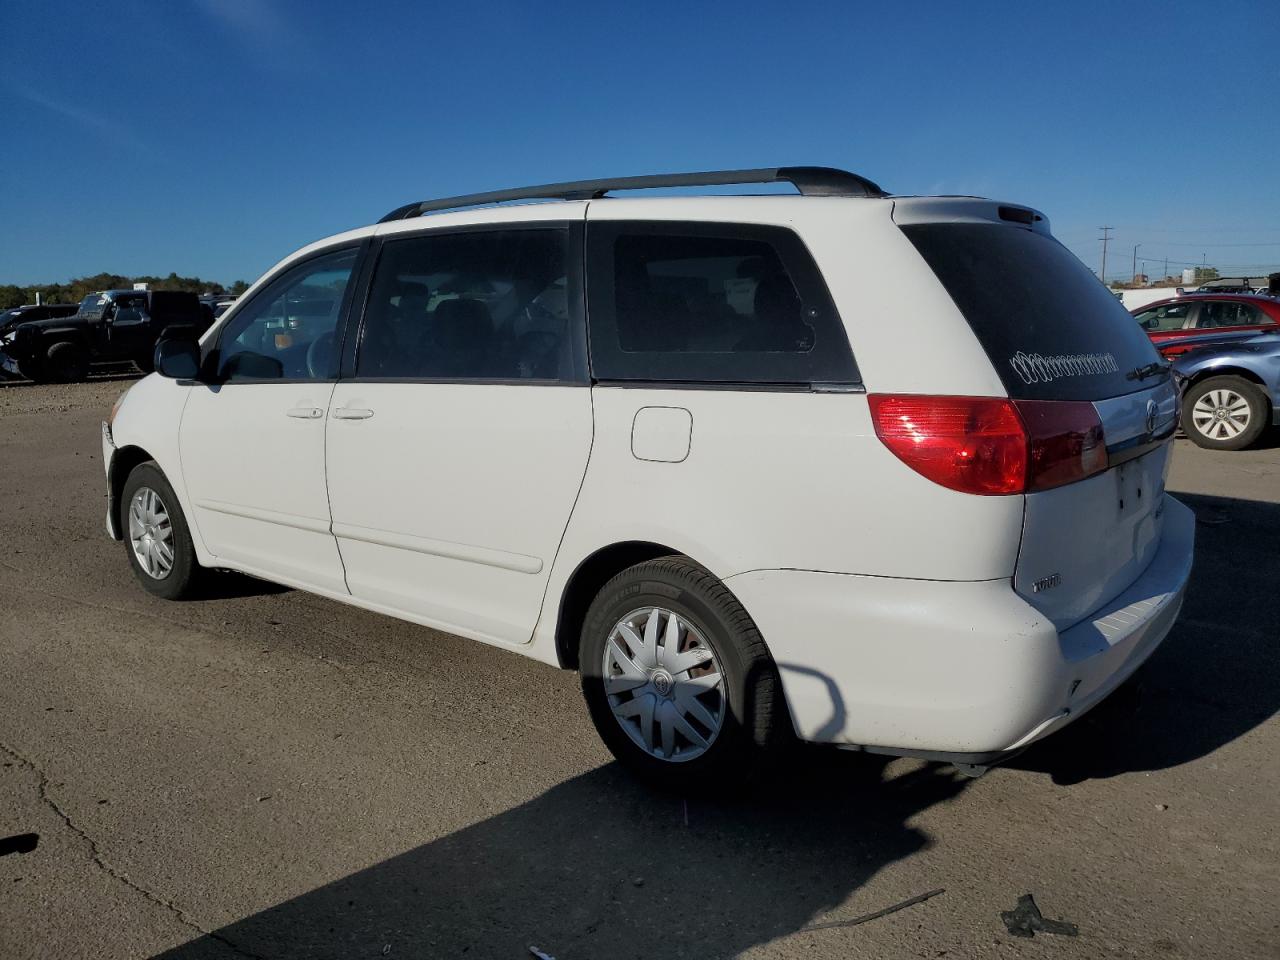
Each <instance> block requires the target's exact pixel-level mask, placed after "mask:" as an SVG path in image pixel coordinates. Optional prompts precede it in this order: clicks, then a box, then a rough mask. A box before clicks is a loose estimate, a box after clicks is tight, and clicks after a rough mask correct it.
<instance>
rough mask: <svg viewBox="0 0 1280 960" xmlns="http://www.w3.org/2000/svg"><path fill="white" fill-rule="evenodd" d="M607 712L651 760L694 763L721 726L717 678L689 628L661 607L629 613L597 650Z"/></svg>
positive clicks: (716, 668) (702, 642)
mask: <svg viewBox="0 0 1280 960" xmlns="http://www.w3.org/2000/svg"><path fill="white" fill-rule="evenodd" d="M604 685H605V692H606V693H607V694H608V695H609V706H610V707H611V708H612V709H613V715H614V717H615V718H617V721H618V723H619V724H620V725H621V726H622V729H623V730H625V731H626V733H627V736H629V737H630V738H631V740H632V741H633V742H634V743H635V745H636V746H638V747H639V748H640V749H641V750H644V751H645V752H646V753H648V754H649V755H650V756H654V757H658V758H659V759H661V760H670V761H673V762H677V763H679V762H682V761H685V760H692V759H694V758H695V757H698V756H701V755H702V754H703V753H705V752H706V751H707V748H709V747H710V746H711V744H712V743H714V742H715V739H716V737H717V736H719V734H720V728H721V727H722V726H723V725H724V713H725V706H726V702H725V695H724V677H723V675H722V674H721V672H720V664H719V662H718V661H717V660H716V655H715V651H714V650H712V649H711V644H709V643H707V641H706V639H705V638H703V636H702V634H700V633H699V632H698V631H697V629H696V628H694V627H693V625H692V624H690V623H689V622H688V621H686V620H681V619H680V618H679V617H678V616H676V614H675V613H673V612H672V611H670V610H667V609H664V608H662V607H642V608H641V609H639V610H633V611H631V612H630V613H628V614H627V615H626V616H625V617H623V618H622V619H621V620H619V621H618V622H617V623H616V624H614V627H613V630H611V631H610V632H609V642H608V643H606V644H605V648H604Z"/></svg>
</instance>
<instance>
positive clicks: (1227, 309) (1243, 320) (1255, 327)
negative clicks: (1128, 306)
mask: <svg viewBox="0 0 1280 960" xmlns="http://www.w3.org/2000/svg"><path fill="white" fill-rule="evenodd" d="M1130 313H1132V314H1133V315H1134V317H1135V318H1136V319H1137V321H1138V324H1139V325H1140V326H1141V327H1142V329H1144V330H1146V331H1147V335H1148V336H1149V337H1151V342H1152V343H1154V344H1155V345H1156V349H1157V350H1159V351H1160V353H1161V354H1162V355H1163V356H1166V357H1176V356H1177V355H1178V354H1180V353H1186V352H1187V351H1188V350H1190V349H1192V348H1193V347H1198V346H1200V345H1201V344H1203V343H1206V342H1208V341H1217V340H1235V339H1239V338H1241V337H1250V336H1253V335H1254V334H1256V333H1260V332H1266V331H1274V330H1276V329H1277V326H1276V324H1280V300H1277V299H1276V298H1274V297H1266V296H1261V295H1258V294H1248V293H1188V294H1185V295H1183V296H1181V297H1174V298H1172V299H1170V300H1157V301H1156V302H1155V303H1149V304H1147V305H1146V306H1144V307H1140V308H1138V309H1137V310H1131V311H1130Z"/></svg>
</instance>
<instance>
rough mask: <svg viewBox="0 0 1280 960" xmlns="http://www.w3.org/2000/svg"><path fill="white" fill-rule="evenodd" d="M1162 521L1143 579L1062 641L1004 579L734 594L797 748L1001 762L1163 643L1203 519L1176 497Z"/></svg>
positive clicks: (793, 576)
mask: <svg viewBox="0 0 1280 960" xmlns="http://www.w3.org/2000/svg"><path fill="white" fill-rule="evenodd" d="M1165 511H1166V517H1165V523H1164V530H1163V534H1162V538H1161V542H1160V546H1159V549H1158V550H1157V551H1156V553H1155V555H1154V558H1153V559H1152V561H1151V563H1150V564H1149V565H1148V567H1147V569H1146V570H1145V571H1144V572H1143V573H1142V575H1141V576H1139V577H1138V579H1137V580H1135V581H1134V582H1133V583H1132V584H1130V586H1129V587H1128V588H1127V589H1126V590H1125V591H1124V592H1123V593H1121V594H1120V595H1119V596H1118V597H1116V598H1115V599H1114V600H1112V601H1111V602H1110V603H1108V604H1106V605H1105V606H1103V607H1102V608H1101V609H1099V610H1097V611H1095V613H1094V614H1093V615H1091V616H1090V617H1089V618H1087V619H1086V620H1085V621H1083V622H1081V623H1079V624H1076V625H1075V626H1073V627H1071V628H1070V629H1068V630H1064V631H1062V632H1061V633H1059V632H1058V631H1057V630H1056V629H1055V628H1054V626H1053V624H1052V623H1051V622H1050V621H1049V620H1047V619H1046V618H1045V617H1044V616H1043V615H1042V614H1040V613H1039V612H1038V611H1037V610H1035V609H1034V608H1033V607H1031V606H1030V605H1029V604H1028V603H1026V601H1024V600H1023V599H1022V598H1021V597H1019V596H1018V595H1017V594H1015V593H1014V592H1013V589H1012V587H1011V585H1010V582H1009V580H1007V579H1006V580H986V581H977V582H944V581H921V580H902V579H896V578H891V577H862V576H849V575H842V574H831V573H816V572H807V571H799V570H770V571H756V572H752V573H744V574H739V575H738V576H735V577H730V578H729V579H728V581H727V583H728V586H729V587H730V589H732V590H733V591H734V592H735V594H736V595H737V596H738V598H739V599H740V600H741V601H742V603H743V605H744V606H745V607H746V608H747V610H748V612H749V613H751V615H752V617H753V618H754V619H755V621H756V624H757V625H758V626H759V627H760V629H761V631H762V633H763V634H764V637H765V639H766V641H767V642H768V644H769V648H770V651H771V652H772V654H773V657H774V660H775V661H776V662H777V664H778V667H779V671H780V673H781V676H782V684H783V690H784V693H785V695H786V699H787V704H788V707H789V709H790V711H791V716H792V720H793V721H794V724H795V728H796V732H797V734H798V735H799V736H800V737H801V738H802V739H805V740H810V741H814V742H822V743H835V744H843V745H849V746H860V747H866V748H869V749H874V750H877V751H879V752H888V753H904V754H913V755H917V756H921V755H933V754H938V755H941V754H959V755H965V756H966V757H968V758H973V757H984V756H1000V755H1004V754H1007V753H1008V752H1010V751H1017V750H1020V749H1022V748H1024V747H1026V746H1027V745H1028V744H1030V743H1032V742H1034V741H1035V740H1038V739H1040V738H1041V737H1044V736H1047V735H1048V734H1050V733H1052V732H1053V731H1055V730H1057V729H1059V728H1061V727H1062V726H1065V725H1066V724H1068V723H1070V722H1071V721H1072V720H1074V719H1076V718H1077V717H1079V716H1080V715H1081V714H1083V713H1084V712H1085V711H1087V710H1088V709H1089V708H1091V707H1092V706H1094V705H1095V704H1097V703H1098V702H1099V701H1101V700H1102V699H1103V698H1104V697H1106V696H1107V695H1108V694H1109V693H1111V691H1113V690H1114V689H1115V688H1116V687H1117V686H1119V685H1120V684H1121V683H1123V682H1124V681H1125V680H1126V679H1127V678H1128V677H1129V675H1130V674H1132V673H1133V672H1134V671H1135V670H1136V669H1137V668H1138V667H1139V666H1140V665H1141V664H1142V663H1143V661H1145V660H1146V659H1147V657H1149V656H1150V655H1151V653H1152V652H1153V651H1154V650H1155V648H1156V647H1157V646H1158V645H1159V644H1160V641H1161V640H1163V639H1164V637H1165V636H1166V635H1167V634H1168V632H1169V629H1170V628H1171V627H1172V625H1173V623H1174V620H1175V619H1176V618H1177V616H1178V611H1179V610H1180V609H1181V606H1182V599H1183V594H1184V591H1185V589H1186V584H1187V580H1188V578H1189V576H1190V573H1191V561H1192V554H1193V551H1194V538H1195V519H1194V516H1193V514H1192V513H1191V511H1190V510H1188V509H1187V508H1186V507H1184V506H1183V505H1182V504H1180V503H1178V502H1177V501H1176V500H1174V499H1173V498H1171V497H1167V498H1166V502H1165ZM970 762H976V761H973V760H971V761H970Z"/></svg>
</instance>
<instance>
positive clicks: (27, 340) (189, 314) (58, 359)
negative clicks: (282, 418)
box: [0, 290, 212, 383]
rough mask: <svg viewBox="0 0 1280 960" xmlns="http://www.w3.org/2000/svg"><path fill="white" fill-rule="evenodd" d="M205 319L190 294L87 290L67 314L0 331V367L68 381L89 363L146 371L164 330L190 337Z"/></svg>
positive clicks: (35, 377)
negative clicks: (117, 364)
mask: <svg viewBox="0 0 1280 960" xmlns="http://www.w3.org/2000/svg"><path fill="white" fill-rule="evenodd" d="M211 321H212V317H211V316H209V314H208V312H207V311H205V310H202V309H201V307H200V301H199V300H198V299H197V298H196V295H195V294H194V293H189V292H185V291H179V290H105V291H102V292H101V293H91V294H89V296H87V297H85V298H84V299H83V300H82V301H80V306H79V307H78V308H77V309H76V311H75V313H74V314H73V315H71V316H68V317H54V318H50V319H45V320H32V321H26V322H22V323H17V324H15V325H14V326H12V327H11V328H10V329H9V330H8V331H6V332H4V333H3V334H0V369H3V370H4V371H5V372H6V373H8V374H10V375H13V376H21V377H26V378H28V379H31V380H35V381H37V382H50V381H52V382H58V383H68V382H71V381H74V380H83V379H84V378H85V376H86V375H87V374H88V372H89V365H90V364H92V363H102V362H118V361H121V360H124V361H129V360H131V361H133V362H134V363H135V364H137V366H138V368H139V369H140V370H142V371H143V372H144V373H146V372H149V371H150V370H151V368H152V357H153V355H154V353H155V347H156V341H157V340H158V339H159V338H160V335H161V334H162V333H163V332H164V331H165V330H166V329H168V328H171V327H182V328H184V329H185V330H186V331H187V332H188V333H189V334H190V335H191V336H193V337H195V336H199V335H200V334H201V333H203V332H204V331H205V330H207V329H208V328H209V324H210V323H211Z"/></svg>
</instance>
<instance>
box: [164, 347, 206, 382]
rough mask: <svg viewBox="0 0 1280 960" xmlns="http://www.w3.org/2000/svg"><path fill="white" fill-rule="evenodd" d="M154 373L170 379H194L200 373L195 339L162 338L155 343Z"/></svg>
mask: <svg viewBox="0 0 1280 960" xmlns="http://www.w3.org/2000/svg"><path fill="white" fill-rule="evenodd" d="M155 365H156V373H158V374H160V376H162V377H168V378H169V379H170V380H194V379H196V376H197V375H198V374H199V373H200V344H199V343H197V342H196V341H195V340H186V339H163V340H160V341H159V342H158V343H157V344H156V352H155Z"/></svg>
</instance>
